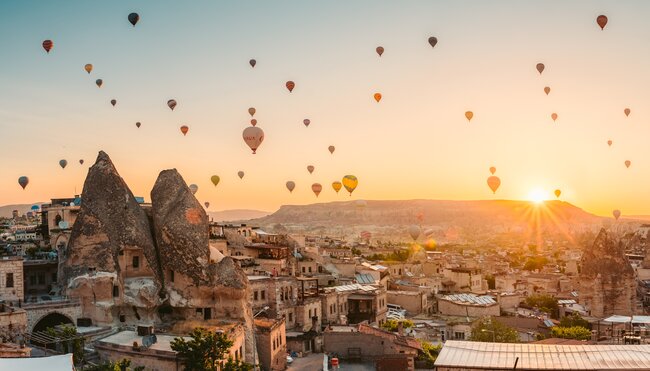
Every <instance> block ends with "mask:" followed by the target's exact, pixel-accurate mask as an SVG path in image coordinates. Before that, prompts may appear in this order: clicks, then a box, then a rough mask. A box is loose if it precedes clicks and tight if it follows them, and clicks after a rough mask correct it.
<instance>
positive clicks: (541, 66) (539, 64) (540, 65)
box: [535, 63, 545, 75]
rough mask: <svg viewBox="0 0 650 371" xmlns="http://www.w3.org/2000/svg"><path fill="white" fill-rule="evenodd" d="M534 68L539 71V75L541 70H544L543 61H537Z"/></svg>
mask: <svg viewBox="0 0 650 371" xmlns="http://www.w3.org/2000/svg"><path fill="white" fill-rule="evenodd" d="M535 68H536V69H537V72H539V74H540V75H541V74H542V72H544V68H545V66H544V63H537V65H535Z"/></svg>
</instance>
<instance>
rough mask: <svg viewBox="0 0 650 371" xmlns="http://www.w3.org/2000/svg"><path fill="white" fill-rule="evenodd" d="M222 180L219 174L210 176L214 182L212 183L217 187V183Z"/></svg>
mask: <svg viewBox="0 0 650 371" xmlns="http://www.w3.org/2000/svg"><path fill="white" fill-rule="evenodd" d="M220 180H221V178H219V175H213V176H211V177H210V181H211V182H212V184H214V186H215V187H216V186H217V184H219V181H220Z"/></svg>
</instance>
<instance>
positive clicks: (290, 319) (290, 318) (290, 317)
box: [289, 313, 293, 322]
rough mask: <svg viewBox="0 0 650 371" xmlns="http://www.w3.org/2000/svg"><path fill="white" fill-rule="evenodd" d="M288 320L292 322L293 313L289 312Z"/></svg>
mask: <svg viewBox="0 0 650 371" xmlns="http://www.w3.org/2000/svg"><path fill="white" fill-rule="evenodd" d="M289 322H293V313H289Z"/></svg>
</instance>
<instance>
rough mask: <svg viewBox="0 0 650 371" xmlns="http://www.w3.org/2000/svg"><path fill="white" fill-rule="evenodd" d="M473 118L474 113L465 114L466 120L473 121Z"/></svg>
mask: <svg viewBox="0 0 650 371" xmlns="http://www.w3.org/2000/svg"><path fill="white" fill-rule="evenodd" d="M472 117H474V112H472V111H467V112H465V118H466V119H467V121H472Z"/></svg>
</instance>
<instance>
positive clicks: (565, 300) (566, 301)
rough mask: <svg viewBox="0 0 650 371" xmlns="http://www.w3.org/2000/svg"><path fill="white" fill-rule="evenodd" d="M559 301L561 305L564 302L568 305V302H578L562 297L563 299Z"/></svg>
mask: <svg viewBox="0 0 650 371" xmlns="http://www.w3.org/2000/svg"><path fill="white" fill-rule="evenodd" d="M557 303H558V304H560V305H562V304H565V305H568V304H577V303H578V302H576V301H575V300H573V299H562V300H558V301H557Z"/></svg>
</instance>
